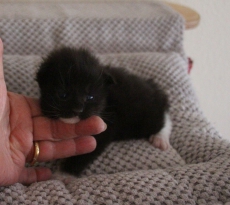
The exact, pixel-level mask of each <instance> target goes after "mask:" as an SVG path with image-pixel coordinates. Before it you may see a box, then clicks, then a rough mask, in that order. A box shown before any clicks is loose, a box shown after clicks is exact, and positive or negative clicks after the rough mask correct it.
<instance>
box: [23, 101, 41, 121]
mask: <svg viewBox="0 0 230 205" xmlns="http://www.w3.org/2000/svg"><path fill="white" fill-rule="evenodd" d="M25 100H26V101H27V103H28V105H29V107H30V110H31V115H32V117H36V116H41V115H42V112H41V109H40V105H39V100H38V99H35V98H31V97H26V96H25Z"/></svg>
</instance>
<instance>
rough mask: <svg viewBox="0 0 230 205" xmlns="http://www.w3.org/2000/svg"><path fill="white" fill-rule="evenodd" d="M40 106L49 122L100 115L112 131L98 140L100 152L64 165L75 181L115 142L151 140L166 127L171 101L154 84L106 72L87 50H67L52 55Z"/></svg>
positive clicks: (41, 78)
mask: <svg viewBox="0 0 230 205" xmlns="http://www.w3.org/2000/svg"><path fill="white" fill-rule="evenodd" d="M37 82H38V84H39V87H40V93H41V96H40V106H41V109H42V112H43V114H44V115H45V116H47V117H49V118H55V119H58V118H70V117H73V116H76V115H78V116H79V117H80V119H86V118H88V117H90V116H92V115H98V116H100V117H102V119H103V120H104V121H105V122H106V123H107V126H108V127H107V130H106V131H105V132H103V133H101V134H99V135H96V136H95V139H96V141H97V147H96V150H95V151H94V152H92V153H89V154H85V155H81V156H74V157H70V158H67V159H66V160H64V162H63V164H62V170H63V171H65V172H68V173H71V174H74V175H78V174H79V173H81V171H82V170H83V169H84V168H85V167H86V166H87V165H88V164H89V163H90V162H92V161H93V160H94V159H95V158H96V157H97V156H98V155H99V154H100V153H101V152H102V151H103V150H104V148H105V147H106V146H107V145H108V144H109V143H110V142H111V141H114V140H126V139H139V138H148V137H150V135H152V134H156V133H158V132H159V131H160V130H161V129H162V128H163V126H164V114H165V112H166V111H167V110H168V108H169V104H168V99H167V95H166V94H165V93H164V92H163V91H162V90H161V89H160V88H159V86H158V85H157V84H155V83H154V82H153V81H152V80H144V79H141V78H140V77H137V76H135V75H132V74H130V73H128V72H126V71H125V69H123V68H113V67H109V66H106V67H105V66H103V65H101V64H100V63H99V61H98V60H97V59H96V58H95V57H94V56H93V55H92V54H91V53H90V52H88V51H87V50H84V49H79V50H77V49H73V48H68V47H64V48H62V49H59V50H55V51H53V52H51V53H50V55H48V57H47V58H46V59H44V62H43V63H42V64H41V66H40V69H39V71H38V73H37Z"/></svg>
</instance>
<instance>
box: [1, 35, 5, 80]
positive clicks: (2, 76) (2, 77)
mask: <svg viewBox="0 0 230 205" xmlns="http://www.w3.org/2000/svg"><path fill="white" fill-rule="evenodd" d="M2 56H3V43H2V40H1V38H0V80H2V79H4V74H3V59H2Z"/></svg>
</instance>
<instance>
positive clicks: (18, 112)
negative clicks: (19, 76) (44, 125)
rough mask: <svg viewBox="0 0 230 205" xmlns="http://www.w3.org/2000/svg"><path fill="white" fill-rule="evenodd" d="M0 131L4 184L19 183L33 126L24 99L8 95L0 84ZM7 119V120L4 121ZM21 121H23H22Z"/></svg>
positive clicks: (30, 142) (2, 84)
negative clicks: (1, 136) (0, 136)
mask: <svg viewBox="0 0 230 205" xmlns="http://www.w3.org/2000/svg"><path fill="white" fill-rule="evenodd" d="M0 99H1V102H0V103H1V104H0V113H1V114H2V115H1V117H0V122H1V123H0V126H1V127H0V130H1V133H2V134H3V139H2V140H3V141H2V143H1V144H0V150H1V151H2V153H4V155H3V156H1V162H2V163H3V164H4V165H6V166H3V167H1V172H3V173H7V175H8V176H7V177H5V179H7V182H5V183H6V184H12V183H15V182H17V181H20V176H21V173H23V172H24V170H26V169H25V168H24V165H25V162H26V159H25V156H28V154H29V152H30V151H31V147H32V143H33V135H32V133H33V126H32V118H31V113H30V109H29V105H28V103H27V101H26V98H25V97H23V96H20V95H17V94H13V93H8V94H7V91H6V87H5V83H4V81H3V79H1V83H0ZM6 119H7V120H6ZM22 119H23V121H22Z"/></svg>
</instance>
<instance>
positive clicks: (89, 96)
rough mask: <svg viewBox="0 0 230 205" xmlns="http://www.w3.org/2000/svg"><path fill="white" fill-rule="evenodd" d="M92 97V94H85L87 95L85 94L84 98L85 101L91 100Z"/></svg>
mask: <svg viewBox="0 0 230 205" xmlns="http://www.w3.org/2000/svg"><path fill="white" fill-rule="evenodd" d="M93 98H94V97H93V96H92V95H87V96H86V100H87V101H90V100H93Z"/></svg>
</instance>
